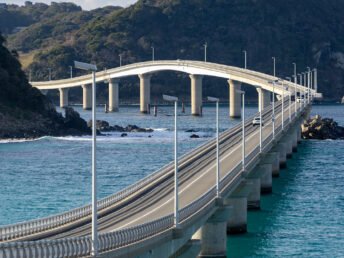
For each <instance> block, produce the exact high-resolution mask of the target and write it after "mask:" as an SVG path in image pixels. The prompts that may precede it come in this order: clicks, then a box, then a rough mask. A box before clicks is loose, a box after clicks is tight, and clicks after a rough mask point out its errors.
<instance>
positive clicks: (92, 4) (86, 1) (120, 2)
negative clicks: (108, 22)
mask: <svg viewBox="0 0 344 258" xmlns="http://www.w3.org/2000/svg"><path fill="white" fill-rule="evenodd" d="M25 1H26V0H0V3H6V4H17V5H23V4H24V2H25ZM30 1H31V2H33V3H35V2H39V3H46V4H50V2H73V3H75V4H77V5H79V6H81V7H82V9H84V10H91V9H95V8H97V7H104V6H107V5H113V6H123V7H127V6H129V5H131V4H133V3H135V2H137V0H72V1H71V0H55V1H51V0H40V1H35V0H30Z"/></svg>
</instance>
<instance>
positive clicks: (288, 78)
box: [286, 77, 291, 123]
mask: <svg viewBox="0 0 344 258" xmlns="http://www.w3.org/2000/svg"><path fill="white" fill-rule="evenodd" d="M286 79H287V80H289V82H290V83H291V78H290V77H286ZM288 89H289V86H288V88H287V90H288ZM290 109H291V92H290V91H289V107H288V111H289V123H290V121H291V111H290Z"/></svg>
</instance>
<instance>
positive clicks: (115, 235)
mask: <svg viewBox="0 0 344 258" xmlns="http://www.w3.org/2000/svg"><path fill="white" fill-rule="evenodd" d="M306 107H307V106H305V107H304V108H306ZM288 119H289V118H288ZM277 128H278V129H281V122H280V123H279V125H278V126H277ZM277 134H278V133H277ZM271 136H272V132H271V133H270V134H269V135H268V136H267V137H266V138H265V139H264V144H263V146H264V147H265V146H266V145H267V144H269V142H270V141H271V140H270V138H271ZM257 150H258V152H259V145H258V146H257V147H256V148H254V149H253V151H251V153H249V155H248V156H247V159H248V162H250V161H252V159H254V158H255V157H256V155H257V154H258V153H257ZM241 165H242V164H241V162H239V163H238V164H237V165H236V166H235V167H234V168H233V169H232V170H231V171H229V172H228V173H227V175H226V176H225V177H224V178H222V180H221V182H220V184H221V186H224V185H225V184H227V183H228V182H229V181H230V180H231V179H232V178H233V177H234V176H235V175H237V173H239V172H240V171H241ZM215 195H216V191H215V187H212V188H211V189H210V190H208V191H207V192H206V193H205V194H203V195H202V196H201V197H199V198H198V199H197V200H195V201H194V202H192V203H190V204H188V205H187V206H185V207H184V208H182V209H181V210H180V217H181V220H185V219H187V218H189V217H190V216H192V214H194V213H195V212H197V211H199V210H200V209H203V208H205V206H206V204H207V203H209V202H210V201H211V200H212V199H213V198H215ZM60 215H61V214H60ZM171 227H173V214H169V215H167V216H165V217H162V218H159V219H157V220H154V221H151V222H148V223H145V224H142V225H138V226H134V227H130V228H126V229H122V230H117V231H114V232H110V233H105V234H100V235H99V251H100V252H104V251H108V250H112V249H115V248H119V247H121V246H124V245H128V244H131V243H134V242H137V241H140V240H143V239H145V238H147V237H150V236H153V235H155V234H157V233H160V232H162V231H164V230H167V229H169V228H171ZM90 252H91V238H90V237H89V236H88V237H79V238H72V239H59V240H47V241H32V242H13V243H2V244H0V257H4V258H5V257H6V258H7V257H10V258H12V257H79V256H87V255H90Z"/></svg>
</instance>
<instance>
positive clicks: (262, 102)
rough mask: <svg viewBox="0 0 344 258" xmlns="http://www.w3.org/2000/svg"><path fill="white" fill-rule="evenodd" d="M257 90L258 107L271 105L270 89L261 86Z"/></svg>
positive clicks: (262, 108) (262, 107)
mask: <svg viewBox="0 0 344 258" xmlns="http://www.w3.org/2000/svg"><path fill="white" fill-rule="evenodd" d="M256 90H257V91H258V108H259V110H264V108H266V107H267V106H269V105H270V102H271V94H270V92H269V91H267V90H264V89H261V88H256ZM260 108H261V109H260Z"/></svg>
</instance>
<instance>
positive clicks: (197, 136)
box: [190, 134, 199, 138]
mask: <svg viewBox="0 0 344 258" xmlns="http://www.w3.org/2000/svg"><path fill="white" fill-rule="evenodd" d="M190 138H199V135H197V134H192V135H190Z"/></svg>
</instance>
